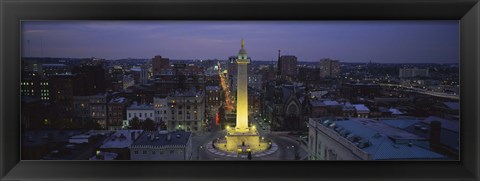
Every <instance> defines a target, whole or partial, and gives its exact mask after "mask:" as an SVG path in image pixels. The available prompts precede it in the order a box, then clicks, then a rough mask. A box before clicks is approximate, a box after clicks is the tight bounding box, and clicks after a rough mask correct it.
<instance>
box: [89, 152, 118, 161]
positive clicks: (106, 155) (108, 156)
mask: <svg viewBox="0 0 480 181" xmlns="http://www.w3.org/2000/svg"><path fill="white" fill-rule="evenodd" d="M117 156H118V154H117V153H111V152H100V153H98V155H94V156H93V157H91V158H90V160H115V159H116V158H117Z"/></svg>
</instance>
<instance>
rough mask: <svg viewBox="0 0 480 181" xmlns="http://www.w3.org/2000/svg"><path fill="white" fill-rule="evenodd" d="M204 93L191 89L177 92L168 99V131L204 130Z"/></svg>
mask: <svg viewBox="0 0 480 181" xmlns="http://www.w3.org/2000/svg"><path fill="white" fill-rule="evenodd" d="M204 99H205V98H204V92H203V91H197V90H195V89H191V90H188V91H175V92H172V93H171V94H170V95H169V96H168V97H167V102H168V103H167V105H168V110H167V130H169V131H174V130H186V131H192V132H199V131H202V130H203V121H204V119H205V100H204Z"/></svg>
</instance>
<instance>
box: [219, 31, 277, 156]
mask: <svg viewBox="0 0 480 181" xmlns="http://www.w3.org/2000/svg"><path fill="white" fill-rule="evenodd" d="M249 63H250V58H249V57H248V56H247V51H246V50H245V42H244V40H243V39H242V42H241V49H240V51H239V52H238V56H237V65H238V66H237V67H238V71H237V99H236V102H237V120H236V125H235V128H230V127H227V128H226V131H227V135H226V145H225V147H226V150H227V151H237V152H242V153H245V152H250V151H251V152H255V151H261V150H265V149H266V148H267V145H265V143H260V136H259V135H258V132H257V130H256V128H255V126H249V125H248V85H247V83H248V82H247V80H248V77H247V73H248V64H249Z"/></svg>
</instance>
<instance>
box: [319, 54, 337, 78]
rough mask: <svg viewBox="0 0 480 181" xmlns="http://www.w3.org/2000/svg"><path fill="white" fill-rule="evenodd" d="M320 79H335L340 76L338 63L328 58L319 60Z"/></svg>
mask: <svg viewBox="0 0 480 181" xmlns="http://www.w3.org/2000/svg"><path fill="white" fill-rule="evenodd" d="M319 67H320V77H322V78H324V77H331V78H336V77H339V76H340V61H338V60H332V59H329V58H326V59H321V60H320V66H319Z"/></svg>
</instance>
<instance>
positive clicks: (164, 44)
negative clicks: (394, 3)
mask: <svg viewBox="0 0 480 181" xmlns="http://www.w3.org/2000/svg"><path fill="white" fill-rule="evenodd" d="M458 35H459V26H458V21H308V22H307V21H300V22H292V21H26V22H23V23H22V56H27V57H65V58H85V57H97V58H104V59H123V58H141V59H150V58H151V57H153V56H155V55H162V56H163V57H168V58H170V59H220V60H224V59H226V58H227V57H229V56H232V53H231V52H232V50H235V49H237V48H236V47H237V46H238V39H240V38H244V39H245V40H246V43H247V44H248V46H249V47H252V48H251V49H252V50H251V51H250V52H249V54H250V55H251V56H252V59H253V60H264V61H271V60H276V59H277V55H278V50H281V52H282V53H281V54H282V55H295V56H297V57H298V60H299V61H300V62H316V61H318V60H320V59H322V58H332V59H339V60H341V61H343V62H368V61H372V62H377V63H458V61H459V36H458Z"/></svg>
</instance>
